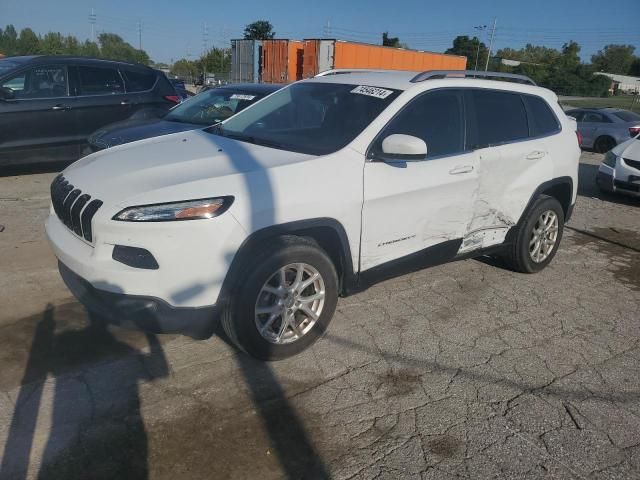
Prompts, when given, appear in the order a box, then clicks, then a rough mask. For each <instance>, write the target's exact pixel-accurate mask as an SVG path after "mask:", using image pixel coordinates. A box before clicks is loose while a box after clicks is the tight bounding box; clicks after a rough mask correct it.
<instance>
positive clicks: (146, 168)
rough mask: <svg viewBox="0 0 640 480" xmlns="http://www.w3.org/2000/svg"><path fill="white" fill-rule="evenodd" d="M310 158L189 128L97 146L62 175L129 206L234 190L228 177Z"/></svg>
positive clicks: (99, 195)
mask: <svg viewBox="0 0 640 480" xmlns="http://www.w3.org/2000/svg"><path fill="white" fill-rule="evenodd" d="M312 158H316V157H315V156H313V155H306V154H302V153H296V152H289V151H285V150H277V149H274V148H269V147H264V146H260V145H253V144H250V143H245V142H240V141H236V140H231V139H229V138H224V137H220V136H218V135H213V134H211V133H207V132H204V131H202V130H193V131H190V132H182V133H176V134H173V135H166V136H163V137H155V138H150V139H146V140H141V141H138V142H134V143H129V144H127V145H121V146H118V147H114V148H109V149H107V150H102V151H100V152H97V153H94V154H91V155H89V156H87V157H84V158H82V159H80V160H78V161H77V162H75V163H73V164H72V165H71V166H69V167H68V168H67V169H66V170H64V172H63V175H64V176H65V178H66V179H67V180H69V182H70V183H71V184H73V185H75V186H76V187H77V188H80V189H81V190H82V191H83V192H84V193H88V194H90V195H91V196H92V197H94V198H98V199H100V200H102V201H103V202H104V203H105V204H107V203H110V204H114V205H119V206H122V205H125V206H129V205H141V204H147V203H158V202H165V201H166V202H169V201H179V200H185V199H187V198H204V197H207V196H210V195H211V196H217V195H234V194H236V192H233V191H228V190H229V189H232V187H231V184H233V183H235V182H231V181H230V179H231V178H232V177H237V176H241V175H246V174H247V173H248V172H251V171H256V170H265V169H269V168H273V167H276V166H280V165H285V164H289V163H296V162H301V161H304V160H308V159H312ZM216 179H220V181H219V182H218V183H216V184H215V188H213V187H214V185H213V183H212V182H215V180H216ZM185 191H186V192H188V194H186V193H185ZM185 196H186V197H187V198H185Z"/></svg>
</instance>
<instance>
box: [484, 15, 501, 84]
mask: <svg viewBox="0 0 640 480" xmlns="http://www.w3.org/2000/svg"><path fill="white" fill-rule="evenodd" d="M497 22H498V18H497V17H493V28H492V29H491V41H490V42H489V53H488V55H487V64H486V65H485V66H484V71H485V72H486V71H487V70H488V69H489V59H490V58H491V49H492V48H493V37H494V36H495V34H496V23H497Z"/></svg>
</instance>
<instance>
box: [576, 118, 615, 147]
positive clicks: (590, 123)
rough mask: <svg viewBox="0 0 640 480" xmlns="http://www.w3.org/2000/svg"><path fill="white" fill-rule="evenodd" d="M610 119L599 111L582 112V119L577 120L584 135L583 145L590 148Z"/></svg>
mask: <svg viewBox="0 0 640 480" xmlns="http://www.w3.org/2000/svg"><path fill="white" fill-rule="evenodd" d="M610 123H613V122H611V120H609V119H608V118H607V117H606V116H605V115H603V114H602V113H599V112H589V111H586V112H584V115H583V116H582V120H580V121H578V128H579V129H580V132H581V133H582V136H583V137H584V142H583V145H584V146H585V147H587V148H592V147H593V146H594V143H595V141H596V138H598V137H599V136H600V135H601V134H602V133H603V129H604V128H606V127H607V126H609V124H610Z"/></svg>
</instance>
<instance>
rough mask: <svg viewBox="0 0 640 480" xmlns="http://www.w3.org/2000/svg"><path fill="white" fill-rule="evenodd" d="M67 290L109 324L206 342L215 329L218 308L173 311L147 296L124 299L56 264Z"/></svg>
mask: <svg viewBox="0 0 640 480" xmlns="http://www.w3.org/2000/svg"><path fill="white" fill-rule="evenodd" d="M58 268H59V270H60V275H61V276H62V279H63V280H64V283H65V284H66V285H67V288H69V290H70V291H71V293H73V295H74V296H75V297H76V298H77V299H78V300H79V301H80V303H82V304H83V305H84V306H85V307H86V308H87V310H89V311H90V312H92V313H95V314H97V315H99V316H100V317H102V318H104V319H105V320H107V321H108V322H110V323H114V324H117V325H121V326H123V327H128V328H135V329H138V330H143V331H146V332H152V333H181V334H184V335H188V336H190V337H193V338H207V337H209V336H211V334H212V333H213V331H214V329H215V328H216V325H217V321H218V319H219V316H220V310H221V309H220V307H218V306H216V305H213V306H209V307H199V308H198V307H173V306H171V305H169V304H168V303H167V302H165V301H164V300H161V299H159V298H154V297H149V296H139V295H126V294H124V293H115V292H108V291H106V290H101V289H99V288H96V287H94V286H93V285H91V284H90V283H89V282H87V281H86V280H85V279H84V278H82V277H81V276H80V275H78V274H76V273H74V272H73V271H71V270H70V269H69V268H68V267H67V266H66V265H65V264H64V263H62V262H58Z"/></svg>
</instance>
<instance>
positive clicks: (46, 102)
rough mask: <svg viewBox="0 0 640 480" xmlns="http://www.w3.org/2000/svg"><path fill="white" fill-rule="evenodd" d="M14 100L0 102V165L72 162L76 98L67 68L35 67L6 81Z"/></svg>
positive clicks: (74, 149)
mask: <svg viewBox="0 0 640 480" xmlns="http://www.w3.org/2000/svg"><path fill="white" fill-rule="evenodd" d="M2 87H4V88H6V89H10V90H11V91H12V92H13V96H14V98H13V99H7V100H3V101H0V163H2V164H5V165H7V164H13V163H22V162H40V161H48V160H74V159H76V158H77V155H78V147H77V143H78V142H79V138H78V134H77V123H76V121H75V117H74V106H75V99H74V98H73V97H71V96H70V95H69V81H68V69H67V66H66V65H61V64H51V65H38V66H33V67H31V68H27V69H24V70H22V71H20V72H17V73H16V74H15V75H13V76H11V77H9V78H7V79H5V80H4V81H3V82H2Z"/></svg>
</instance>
